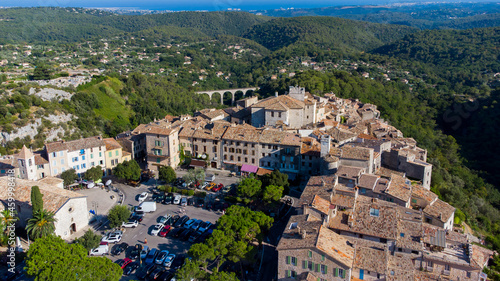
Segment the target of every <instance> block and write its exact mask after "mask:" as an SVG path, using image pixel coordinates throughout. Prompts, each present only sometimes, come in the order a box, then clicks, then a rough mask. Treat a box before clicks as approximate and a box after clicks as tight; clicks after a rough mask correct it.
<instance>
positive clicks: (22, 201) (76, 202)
mask: <svg viewBox="0 0 500 281" xmlns="http://www.w3.org/2000/svg"><path fill="white" fill-rule="evenodd" d="M35 185H36V186H38V187H39V188H40V192H41V193H42V195H43V203H44V209H46V210H48V211H50V212H53V213H54V214H55V216H54V217H55V219H56V222H55V234H56V235H57V236H60V237H61V238H62V239H68V238H69V237H70V236H71V234H73V233H75V232H77V231H80V230H82V229H83V228H85V227H87V226H88V222H89V216H88V214H89V212H88V210H87V197H86V196H84V195H81V194H79V193H76V192H73V191H69V190H66V189H62V188H60V187H57V186H54V185H51V184H48V183H45V182H42V181H30V180H24V179H16V180H15V187H14V188H15V192H14V203H15V209H16V211H17V215H18V217H19V220H18V222H17V224H18V226H19V227H25V226H26V223H27V220H28V219H30V218H32V208H31V188H32V186H35ZM0 186H2V187H6V186H8V179H7V178H6V177H2V178H0ZM9 197H10V196H9V192H8V189H7V188H0V201H2V203H3V205H4V208H8V206H9V205H8V203H9V202H10V201H9ZM9 207H10V206H9Z"/></svg>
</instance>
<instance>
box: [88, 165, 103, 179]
mask: <svg viewBox="0 0 500 281" xmlns="http://www.w3.org/2000/svg"><path fill="white" fill-rule="evenodd" d="M101 178H102V167H101V166H95V167H92V168H90V169H88V170H87V171H86V172H85V179H86V180H89V181H93V182H96V181H98V180H100V179H101Z"/></svg>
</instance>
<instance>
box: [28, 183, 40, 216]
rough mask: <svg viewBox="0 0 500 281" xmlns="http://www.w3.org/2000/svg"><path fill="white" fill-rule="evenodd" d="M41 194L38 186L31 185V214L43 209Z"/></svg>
mask: <svg viewBox="0 0 500 281" xmlns="http://www.w3.org/2000/svg"><path fill="white" fill-rule="evenodd" d="M42 196H43V195H42V193H41V192H40V188H39V187H38V186H36V185H34V186H32V187H31V207H32V209H33V215H35V214H37V213H39V212H40V211H42V210H43V199H42Z"/></svg>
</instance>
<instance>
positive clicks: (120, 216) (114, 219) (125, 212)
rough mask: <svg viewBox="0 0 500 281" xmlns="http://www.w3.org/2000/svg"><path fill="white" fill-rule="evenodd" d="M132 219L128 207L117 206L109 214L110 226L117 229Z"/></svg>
mask: <svg viewBox="0 0 500 281" xmlns="http://www.w3.org/2000/svg"><path fill="white" fill-rule="evenodd" d="M129 217H130V210H129V209H128V208H127V206H124V205H116V206H114V207H113V208H111V210H109V213H108V220H109V226H111V227H117V226H120V225H121V224H122V222H125V221H127V220H128V218H129Z"/></svg>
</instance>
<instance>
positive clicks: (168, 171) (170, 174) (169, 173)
mask: <svg viewBox="0 0 500 281" xmlns="http://www.w3.org/2000/svg"><path fill="white" fill-rule="evenodd" d="M158 177H159V179H160V180H164V181H165V182H167V183H170V182H173V181H174V180H175V179H176V178H177V175H176V174H175V171H174V169H173V168H172V167H170V166H160V168H159V171H158Z"/></svg>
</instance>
